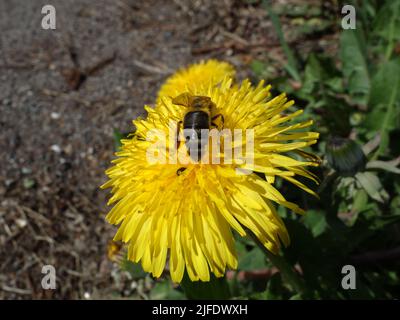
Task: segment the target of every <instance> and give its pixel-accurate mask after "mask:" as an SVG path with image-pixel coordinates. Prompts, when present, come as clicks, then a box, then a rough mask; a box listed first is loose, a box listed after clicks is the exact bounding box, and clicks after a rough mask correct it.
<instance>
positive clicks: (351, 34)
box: [340, 30, 370, 104]
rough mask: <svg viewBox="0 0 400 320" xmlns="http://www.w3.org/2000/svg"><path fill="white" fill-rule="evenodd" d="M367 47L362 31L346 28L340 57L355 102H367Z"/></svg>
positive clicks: (341, 43) (341, 42)
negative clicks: (364, 43)
mask: <svg viewBox="0 0 400 320" xmlns="http://www.w3.org/2000/svg"><path fill="white" fill-rule="evenodd" d="M364 53H365V48H364V46H363V40H362V37H361V33H360V32H358V31H357V30H344V31H342V34H341V36H340V59H341V61H342V65H343V67H342V69H343V74H344V76H345V78H346V80H347V86H348V89H349V94H350V95H351V96H352V99H353V100H354V101H355V102H358V103H361V104H366V102H367V99H368V93H369V89H370V80H369V74H368V68H367V63H366V59H365V56H364Z"/></svg>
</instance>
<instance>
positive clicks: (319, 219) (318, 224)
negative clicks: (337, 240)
mask: <svg viewBox="0 0 400 320" xmlns="http://www.w3.org/2000/svg"><path fill="white" fill-rule="evenodd" d="M303 219H304V224H305V225H306V226H307V228H308V229H310V230H311V233H312V234H313V236H314V237H318V236H319V235H320V234H322V233H324V231H325V230H326V228H327V227H328V223H327V222H326V218H325V215H324V214H323V213H322V212H321V211H315V210H309V211H307V214H306V215H305V216H304V218H303Z"/></svg>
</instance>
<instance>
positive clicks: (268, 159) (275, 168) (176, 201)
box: [102, 78, 318, 282]
mask: <svg viewBox="0 0 400 320" xmlns="http://www.w3.org/2000/svg"><path fill="white" fill-rule="evenodd" d="M186 89H187V88H186ZM186 89H185V90H186ZM269 90H270V87H269V86H265V85H264V83H263V82H260V83H259V85H258V86H257V87H252V86H251V84H250V82H249V81H244V82H243V83H242V84H241V85H240V86H237V85H233V84H232V80H230V79H228V78H226V79H225V80H223V81H222V82H221V83H220V85H219V86H215V85H213V84H208V85H201V86H200V85H199V86H195V87H193V88H191V94H193V95H199V96H205V97H209V98H210V99H211V101H212V102H213V103H214V105H215V108H214V110H213V113H212V114H211V117H214V116H216V115H218V114H222V115H223V117H224V122H223V128H224V129H227V130H228V131H229V130H234V129H242V130H245V129H252V130H253V132H254V141H253V151H251V155H252V156H253V158H254V161H253V162H251V163H247V162H246V161H239V160H243V159H239V160H238V159H235V160H233V161H232V163H230V164H229V163H224V162H223V161H222V162H221V163H220V164H203V163H189V164H185V165H184V166H183V165H182V164H181V163H179V162H178V163H175V164H174V163H149V161H148V158H147V155H148V150H149V148H150V147H151V146H154V140H152V138H149V132H151V131H152V130H155V129H156V130H158V132H162V133H165V137H164V138H162V137H161V138H160V137H158V138H157V139H158V140H159V141H161V142H162V143H163V144H164V146H166V148H164V149H163V148H161V147H160V150H158V151H159V154H161V155H165V156H167V154H168V153H169V152H170V151H171V150H172V149H173V146H172V144H171V140H170V139H169V137H168V134H169V133H170V132H171V128H170V123H171V121H174V122H175V123H179V121H181V120H182V119H183V117H184V115H185V112H187V110H186V108H185V107H182V106H180V105H176V104H174V103H173V102H172V99H171V98H167V97H166V98H163V99H161V101H160V102H159V103H158V105H157V106H156V107H155V108H151V107H149V106H146V107H145V109H146V110H147V112H148V116H147V118H146V119H137V120H135V121H133V123H134V125H135V126H136V128H137V130H136V132H135V135H134V136H132V137H131V138H129V139H124V140H122V147H121V150H120V151H119V152H117V153H116V155H117V156H118V158H117V159H115V160H114V161H113V163H114V166H113V167H111V168H110V169H108V170H107V172H106V173H107V175H108V176H109V178H110V180H109V181H108V182H107V183H105V184H104V185H103V186H102V188H109V187H111V188H112V193H113V196H112V197H111V198H110V200H109V204H114V207H113V208H112V209H111V211H110V212H109V213H108V215H107V220H108V221H109V222H110V223H111V224H120V226H119V230H118V232H117V234H116V235H115V238H114V240H115V241H123V242H125V243H128V259H130V260H132V261H134V262H141V263H142V267H143V269H144V270H145V271H146V272H150V273H152V274H153V276H154V277H159V276H160V275H161V274H162V272H163V270H164V269H165V266H166V261H167V257H169V271H170V274H171V278H172V280H173V281H174V282H180V281H181V280H182V277H183V274H184V272H185V270H186V272H187V273H188V276H189V278H190V279H191V280H192V281H197V280H201V281H209V279H210V272H212V273H214V274H215V275H216V276H217V277H221V276H223V275H224V273H225V270H226V269H227V268H230V269H235V268H236V267H237V256H236V252H235V246H234V238H233V234H232V231H233V230H234V231H236V232H237V233H238V234H239V235H241V236H245V235H246V231H247V230H250V231H251V232H252V233H254V235H255V236H256V237H257V238H258V240H259V241H260V242H261V243H262V244H263V245H264V246H265V247H266V248H267V249H268V250H270V251H271V252H273V253H276V252H277V251H278V250H279V247H280V244H281V243H283V244H284V245H288V244H289V235H288V233H287V230H286V228H285V225H284V223H283V221H282V220H281V218H280V217H279V215H278V214H277V212H276V209H275V207H274V204H273V203H277V204H279V205H282V206H285V207H287V208H289V209H291V210H293V211H294V212H298V213H302V210H301V209H300V208H299V207H298V206H297V205H296V204H294V203H291V202H289V201H287V200H286V199H285V197H284V196H283V195H282V194H281V193H280V192H279V191H278V190H277V189H276V188H275V187H274V185H273V183H274V181H275V178H276V177H281V178H283V179H286V180H288V181H290V182H292V183H294V184H295V185H297V186H298V187H300V188H302V189H303V190H305V191H306V192H309V193H311V194H314V192H313V191H312V190H311V189H310V188H308V187H307V186H306V185H304V184H303V183H301V182H300V181H298V180H297V179H296V178H295V176H296V175H300V176H303V177H307V178H310V179H312V180H314V181H316V178H315V176H314V175H313V174H312V173H310V172H309V171H308V170H307V169H306V168H305V167H306V166H315V165H317V162H316V161H315V158H314V157H313V156H312V155H311V154H309V153H306V152H304V151H301V150H300V149H302V148H305V147H307V146H309V145H312V144H314V143H315V142H316V141H317V138H318V133H315V132H303V131H299V130H298V129H302V128H306V127H308V126H310V125H311V123H312V121H305V122H300V123H294V124H293V123H288V122H290V121H291V120H292V119H293V118H295V117H296V116H298V115H300V114H301V112H302V111H301V110H298V111H295V112H292V113H289V112H288V110H289V109H290V107H291V106H292V105H293V101H288V99H287V98H286V95H285V94H281V95H279V96H277V97H275V98H272V99H271V98H270V92H269ZM176 92H178V90H177V91H176ZM284 112H285V113H284ZM172 132H173V131H172ZM159 141H158V142H159ZM246 143H247V140H245V139H240V140H239V142H238V141H234V142H232V146H233V147H234V148H237V147H238V146H239V145H241V146H243V147H246V146H245V144H246ZM161 145H162V144H161ZM185 148H186V146H185V144H182V145H181V146H180V148H179V151H180V150H185ZM293 152H295V153H296V154H298V155H301V156H303V157H305V159H306V160H305V161H301V160H299V159H296V158H294V157H293ZM224 156H225V155H224V154H222V153H220V154H219V157H220V158H221V159H220V160H224ZM182 168H184V170H181V169H182ZM237 169H241V170H248V171H249V174H238V171H237ZM180 170H181V171H180ZM178 173H179V174H178ZM263 176H265V179H264V178H263Z"/></svg>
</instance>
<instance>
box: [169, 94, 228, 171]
mask: <svg viewBox="0 0 400 320" xmlns="http://www.w3.org/2000/svg"><path fill="white" fill-rule="evenodd" d="M172 103H173V104H175V105H179V106H183V107H186V108H187V111H186V113H185V115H184V117H183V121H179V122H178V127H177V148H178V149H179V146H180V140H179V132H180V129H181V127H182V125H183V130H184V135H185V144H186V147H187V150H188V154H189V156H190V157H191V158H192V159H193V160H194V161H196V162H197V161H199V160H200V159H201V158H202V157H203V154H204V151H205V147H206V145H207V143H208V130H210V128H211V127H217V125H216V124H215V122H214V121H215V120H216V119H218V118H220V119H221V122H222V124H223V123H224V116H223V115H222V114H220V113H219V114H217V115H215V116H212V114H213V111H215V103H214V102H212V101H211V98H210V97H206V96H195V95H192V94H190V93H188V92H185V93H182V94H180V95H179V96H177V97H175V98H174V99H172ZM203 129H207V131H206V132H204V130H203ZM202 131H203V132H202ZM193 150H194V151H195V152H191V151H193ZM185 170H186V168H185V167H182V168H180V169H178V170H177V172H176V174H177V175H180V174H181V173H182V172H183V171H185Z"/></svg>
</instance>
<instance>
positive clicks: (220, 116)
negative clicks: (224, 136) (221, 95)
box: [211, 113, 225, 128]
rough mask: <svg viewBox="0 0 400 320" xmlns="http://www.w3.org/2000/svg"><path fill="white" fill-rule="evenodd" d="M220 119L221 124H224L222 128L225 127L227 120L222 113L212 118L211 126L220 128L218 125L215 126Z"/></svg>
mask: <svg viewBox="0 0 400 320" xmlns="http://www.w3.org/2000/svg"><path fill="white" fill-rule="evenodd" d="M218 118H220V119H221V123H222V128H223V127H224V123H225V118H224V116H223V115H222V114H221V113H218V114H217V115H215V116H214V117H212V118H211V125H212V126H214V127H216V128H218V125H217V124H215V122H214V121H215V120H217V119H218Z"/></svg>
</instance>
